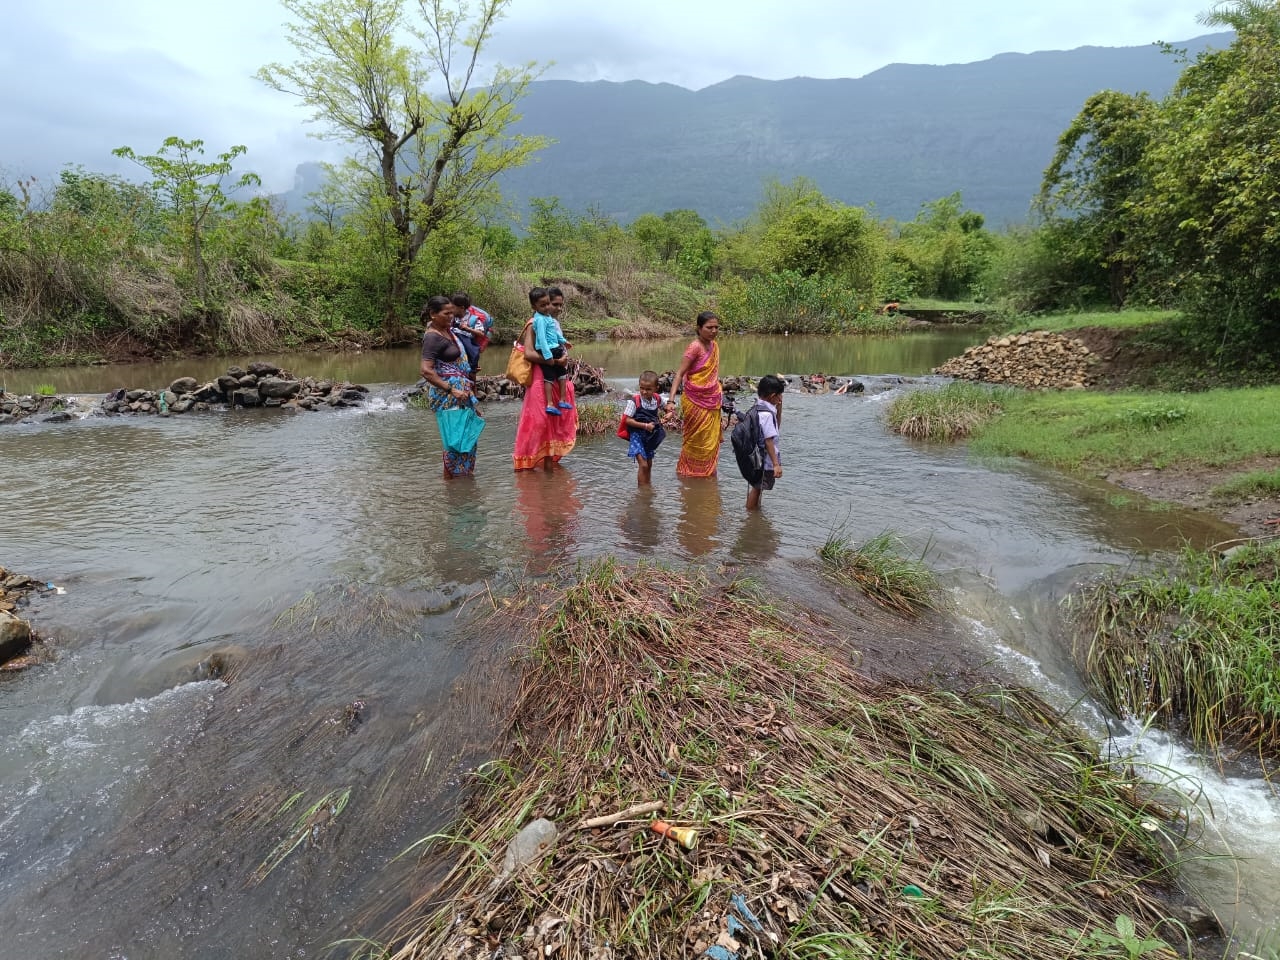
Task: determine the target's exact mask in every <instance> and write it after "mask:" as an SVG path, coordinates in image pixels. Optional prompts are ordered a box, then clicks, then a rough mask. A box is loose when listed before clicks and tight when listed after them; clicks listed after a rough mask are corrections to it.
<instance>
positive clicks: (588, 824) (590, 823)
mask: <svg viewBox="0 0 1280 960" xmlns="http://www.w3.org/2000/svg"><path fill="white" fill-rule="evenodd" d="M664 806H666V804H665V803H664V802H663V801H662V800H652V801H650V802H649V803H639V804H636V805H635V806H634V807H627V809H625V810H622V811H619V812H618V813H608V814H605V815H604V816H603V817H592V818H591V819H590V820H579V821H578V823H577V824H576V825H575V826H574V829H575V830H594V829H595V828H596V827H611V826H613V825H614V824H615V823H617V822H618V821H619V820H630V819H631V818H632V817H638V816H640V815H641V814H642V813H657V812H658V811H659V810H661V809H662V808H663V807H664Z"/></svg>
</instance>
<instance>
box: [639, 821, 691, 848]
mask: <svg viewBox="0 0 1280 960" xmlns="http://www.w3.org/2000/svg"><path fill="white" fill-rule="evenodd" d="M649 829H650V830H652V831H653V832H654V833H656V834H657V835H658V836H660V837H670V838H671V839H672V840H674V841H675V842H676V843H678V844H680V846H682V847H684V848H685V849H686V850H692V849H693V848H694V847H696V846H697V845H698V831H697V830H694V829H692V828H690V827H673V826H672V825H671V824H669V823H667V821H665V820H654V821H653V822H652V823H650V824H649Z"/></svg>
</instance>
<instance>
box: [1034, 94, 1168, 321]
mask: <svg viewBox="0 0 1280 960" xmlns="http://www.w3.org/2000/svg"><path fill="white" fill-rule="evenodd" d="M1156 114H1157V105H1156V104H1155V102H1154V101H1152V99H1151V98H1150V97H1148V96H1147V95H1146V94H1145V93H1140V94H1137V95H1133V94H1128V93H1119V92H1117V91H1114V90H1104V91H1103V92H1101V93H1096V94H1094V95H1093V96H1092V97H1090V98H1089V99H1088V100H1086V101H1085V104H1084V108H1083V109H1082V110H1081V111H1080V113H1079V114H1078V115H1077V116H1076V118H1075V119H1074V120H1073V121H1072V122H1071V125H1070V126H1068V127H1067V129H1066V130H1065V131H1064V132H1063V134H1062V136H1061V137H1059V138H1058V149H1057V151H1056V152H1055V154H1054V156H1053V160H1052V161H1051V162H1050V163H1049V167H1048V169H1046V170H1045V173H1044V179H1043V182H1042V183H1041V187H1040V195H1039V198H1038V201H1037V204H1038V207H1039V209H1040V212H1041V213H1042V214H1043V216H1044V217H1045V218H1046V219H1047V220H1050V221H1052V220H1055V219H1061V218H1063V217H1069V218H1073V219H1076V220H1077V222H1078V226H1079V228H1080V229H1078V230H1075V231H1072V233H1073V234H1074V236H1075V237H1076V239H1078V240H1079V242H1080V243H1081V244H1083V248H1082V249H1081V250H1080V251H1078V253H1077V257H1076V258H1077V259H1078V258H1084V259H1088V260H1094V261H1096V262H1097V263H1098V264H1100V265H1101V266H1102V267H1104V268H1105V269H1106V271H1107V277H1108V294H1109V298H1110V301H1111V304H1112V306H1114V307H1117V308H1119V307H1122V306H1124V303H1125V300H1126V298H1127V296H1128V293H1129V288H1130V286H1131V284H1132V282H1133V279H1134V273H1135V270H1136V268H1137V265H1138V261H1139V254H1138V251H1137V249H1135V245H1134V244H1133V243H1131V242H1130V241H1132V240H1133V231H1134V227H1135V209H1136V207H1137V205H1138V204H1139V203H1140V201H1141V198H1142V196H1143V194H1144V192H1145V190H1146V188H1147V169H1148V168H1147V165H1146V164H1145V163H1144V162H1143V160H1144V157H1145V156H1146V155H1147V151H1148V150H1149V148H1150V147H1151V144H1152V142H1153V137H1154V136H1155V134H1156V123H1155V120H1156Z"/></svg>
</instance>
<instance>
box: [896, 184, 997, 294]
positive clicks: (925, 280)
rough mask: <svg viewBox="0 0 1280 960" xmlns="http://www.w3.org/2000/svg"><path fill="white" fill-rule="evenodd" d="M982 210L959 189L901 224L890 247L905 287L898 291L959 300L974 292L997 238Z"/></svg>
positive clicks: (930, 203) (929, 204)
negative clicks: (973, 207) (971, 204)
mask: <svg viewBox="0 0 1280 960" xmlns="http://www.w3.org/2000/svg"><path fill="white" fill-rule="evenodd" d="M984 224H985V220H984V219H983V216H982V214H980V213H977V212H975V211H972V210H965V209H964V204H963V202H962V201H961V198H960V194H959V193H953V194H951V195H950V196H946V197H942V198H940V199H938V200H933V201H931V202H929V203H926V204H924V205H923V206H922V207H921V209H920V213H919V214H918V215H917V216H916V218H915V220H913V221H911V222H910V223H904V224H902V225H901V226H900V227H899V228H898V235H897V237H896V238H895V240H894V242H893V245H892V248H891V250H890V254H889V256H890V261H891V263H892V264H893V265H894V266H895V267H896V271H895V275H896V276H898V277H899V278H900V283H901V285H902V286H904V287H906V288H907V289H905V290H896V291H893V293H895V294H896V295H897V296H908V295H914V296H924V297H940V298H942V299H945V300H956V299H959V298H960V297H964V296H973V295H974V293H975V288H976V287H978V286H979V285H980V282H981V278H982V277H983V275H984V274H985V273H986V272H987V269H988V267H989V265H990V262H991V257H992V253H993V250H994V240H993V238H992V237H991V235H990V234H989V233H988V232H987V231H986V230H985V229H984Z"/></svg>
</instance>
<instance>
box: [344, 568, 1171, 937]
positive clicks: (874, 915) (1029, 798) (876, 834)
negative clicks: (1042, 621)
mask: <svg viewBox="0 0 1280 960" xmlns="http://www.w3.org/2000/svg"><path fill="white" fill-rule="evenodd" d="M510 612H511V613H512V615H513V616H515V617H524V616H527V617H528V618H529V619H528V621H527V625H528V629H530V630H532V632H533V634H534V637H535V639H534V640H533V643H532V645H531V647H530V649H529V650H528V651H527V653H525V654H524V655H523V656H522V657H521V659H520V661H519V663H518V666H519V668H520V669H521V671H522V682H521V688H520V692H519V694H518V696H517V697H516V698H515V702H514V703H513V706H512V713H511V719H510V731H509V737H510V742H511V744H512V745H511V747H510V749H509V751H508V752H507V753H506V754H505V755H504V756H503V757H501V758H500V759H498V760H495V761H493V762H491V763H489V764H487V765H485V766H484V767H483V768H482V769H481V770H480V771H479V772H478V775H477V776H476V779H475V783H474V790H473V792H472V796H471V799H470V800H469V802H468V803H467V805H466V807H465V809H464V815H463V816H462V818H461V819H460V820H459V821H458V822H457V823H456V824H455V825H454V826H453V827H452V828H451V829H450V830H449V831H448V833H447V834H442V835H435V836H431V837H426V838H424V840H423V841H422V842H421V843H420V844H418V845H416V846H415V848H414V853H415V854H416V855H420V856H421V857H422V858H423V859H422V862H421V863H420V864H419V870H420V875H421V879H420V880H419V881H417V882H415V889H416V890H418V891H420V893H419V894H418V896H417V899H416V900H415V902H414V903H413V904H412V905H411V906H410V907H409V908H408V909H407V910H406V911H405V912H404V913H403V915H402V916H401V918H400V919H399V920H398V921H397V922H396V923H395V924H394V925H393V927H392V928H391V930H390V931H389V933H388V936H387V937H386V938H385V945H381V946H376V947H374V948H373V950H374V952H373V953H371V954H370V955H377V956H380V957H388V956H390V957H393V958H395V960H409V958H427V957H430V958H433V960H434V958H440V957H444V958H463V957H466V958H470V957H478V956H494V955H496V952H498V951H501V952H502V953H503V955H504V956H514V955H520V956H525V957H531V956H539V957H541V956H555V957H557V958H559V960H595V958H602V957H614V958H622V957H627V958H630V960H670V958H672V957H684V956H689V957H693V956H703V955H705V954H706V951H707V950H708V948H709V947H711V946H714V945H717V944H719V945H720V946H722V947H724V948H725V950H726V951H727V952H728V953H730V954H736V955H738V956H740V957H744V958H745V957H761V956H767V957H770V958H775V960H817V958H838V957H848V958H852V957H873V956H874V957H890V956H892V957H903V958H906V957H912V958H918V960H934V958H936V960H943V958H947V960H950V958H952V957H957V956H975V957H976V956H981V957H985V958H990V960H998V958H1010V960H1012V958H1017V960H1024V958H1026V957H1039V956H1053V957H1063V958H1068V957H1086V956H1088V957H1126V956H1129V957H1131V956H1135V954H1133V953H1131V952H1126V949H1127V947H1126V944H1127V943H1129V942H1130V941H1131V942H1133V943H1140V942H1142V941H1143V940H1144V939H1148V938H1149V939H1151V940H1152V941H1153V943H1152V945H1151V946H1150V947H1149V948H1147V949H1144V951H1143V952H1144V953H1150V952H1153V951H1154V950H1156V949H1160V950H1164V949H1166V948H1165V946H1164V943H1158V945H1157V942H1158V941H1168V942H1177V943H1178V944H1180V945H1183V946H1185V947H1187V949H1190V944H1189V943H1188V942H1187V939H1186V937H1185V933H1184V931H1183V929H1182V927H1181V925H1180V924H1179V923H1178V922H1177V921H1174V920H1170V919H1168V915H1169V912H1170V909H1169V908H1167V907H1166V906H1165V904H1164V902H1163V900H1162V898H1163V896H1164V895H1165V893H1167V892H1168V891H1169V890H1171V889H1172V886H1173V877H1172V876H1170V875H1169V874H1167V873H1166V872H1165V871H1166V869H1167V866H1166V864H1165V863H1164V861H1162V859H1161V854H1160V852H1159V843H1158V842H1157V838H1158V837H1159V834H1160V832H1161V831H1162V830H1169V831H1171V832H1177V831H1179V830H1180V829H1181V826H1180V814H1178V813H1177V812H1175V811H1173V810H1170V809H1164V808H1162V807H1160V806H1158V805H1157V804H1156V803H1155V802H1154V801H1153V798H1152V797H1151V796H1150V795H1149V794H1148V793H1147V792H1146V791H1145V790H1144V788H1143V787H1142V786H1141V785H1140V784H1138V783H1136V782H1135V781H1133V780H1131V779H1128V777H1127V776H1126V775H1125V774H1124V773H1123V772H1122V771H1121V770H1120V769H1118V768H1116V767H1112V766H1109V765H1107V764H1104V763H1102V762H1100V761H1099V758H1098V753H1097V745H1096V744H1095V743H1093V742H1091V741H1090V740H1089V739H1088V738H1087V737H1085V736H1084V735H1083V734H1082V733H1080V732H1079V731H1078V730H1077V729H1076V728H1075V727H1074V726H1073V725H1071V724H1070V723H1068V722H1065V721H1064V719H1063V718H1062V717H1061V716H1060V715H1058V714H1056V713H1055V712H1054V711H1052V710H1051V709H1050V708H1048V707H1046V705H1044V704H1043V703H1042V702H1041V701H1039V700H1038V699H1037V698H1036V697H1035V696H1034V695H1032V694H1030V693H1027V692H1024V691H1018V690H988V691H985V692H975V693H972V694H969V695H960V694H956V693H950V692H936V691H929V690H924V689H919V688H916V687H912V686H909V685H904V684H900V683H894V682H883V681H872V680H870V679H867V678H865V677H863V676H862V675H860V674H858V673H857V672H855V670H854V669H853V667H852V666H851V665H850V659H851V658H850V651H849V650H848V648H847V647H845V646H844V645H843V641H841V640H840V639H838V638H837V637H836V636H835V635H834V634H831V633H829V632H828V631H827V629H826V628H825V627H824V626H823V625H822V624H821V623H820V622H819V621H817V620H815V619H813V618H811V617H809V616H808V615H806V613H805V612H804V611H803V610H797V609H794V608H791V609H787V610H785V611H784V610H781V609H778V608H775V607H773V606H772V605H771V604H770V603H769V602H768V600H767V599H766V598H764V597H762V596H761V594H760V593H759V592H758V591H757V589H756V588H754V587H753V585H752V584H751V583H750V582H746V581H737V582H733V583H729V584H724V585H717V584H713V583H712V582H710V581H709V580H708V579H706V578H705V577H704V576H702V575H698V574H681V573H675V572H671V571H667V570H664V569H661V568H655V567H649V566H643V565H642V566H639V567H635V568H631V567H624V566H621V565H618V564H617V563H616V562H615V561H612V560H608V561H604V562H601V563H599V564H597V565H596V566H594V567H592V568H590V569H588V570H587V571H585V572H584V573H583V574H582V575H581V577H580V579H579V580H578V581H577V582H576V583H574V584H572V585H571V586H569V587H568V589H567V590H565V591H564V592H563V593H562V594H561V595H560V596H559V597H558V598H557V599H556V600H554V601H553V602H551V603H549V604H548V603H547V602H546V600H545V598H541V599H540V600H539V601H538V602H535V601H533V600H528V601H525V602H524V604H523V605H521V604H516V605H514V606H513V607H512V608H511V611H510ZM1165 802H1168V801H1167V800H1166V801H1165ZM619 815H620V816H619ZM654 816H660V817H661V818H662V820H663V821H665V822H666V823H668V824H671V825H674V826H676V827H683V828H688V829H690V830H692V831H694V839H690V840H687V843H688V846H687V847H686V846H685V845H682V844H681V843H680V842H678V841H677V839H676V838H672V837H671V836H666V837H664V836H663V835H661V833H660V832H659V828H657V827H655V825H654V824H653V821H652V818H653V817H654ZM535 818H546V819H548V820H550V821H553V822H554V823H555V824H556V825H557V826H558V836H557V837H556V838H555V839H554V842H552V843H548V844H547V845H546V846H545V847H540V848H538V849H540V850H542V853H541V854H540V855H537V856H534V857H533V858H532V860H531V862H530V863H529V864H528V866H526V867H524V868H523V869H519V870H517V871H515V872H514V875H508V874H507V873H506V871H505V870H504V869H502V866H501V865H502V864H503V860H504V855H505V854H506V852H507V851H508V847H509V844H510V843H511V841H512V839H513V837H515V836H516V834H517V833H518V832H519V831H521V830H522V828H524V827H526V826H527V825H529V824H531V822H532V821H533V820H534V819H535ZM601 821H608V822H606V823H601ZM615 821H616V822H615ZM686 836H687V835H686ZM1166 881H1167V883H1166ZM730 918H732V919H730ZM366 949H369V945H366ZM1166 955H1172V954H1171V953H1167V954H1166Z"/></svg>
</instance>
